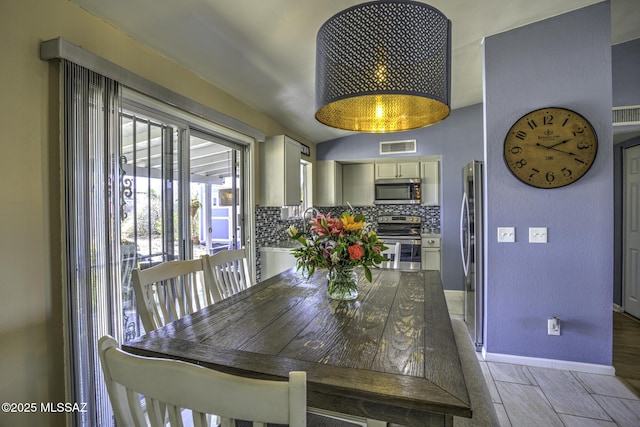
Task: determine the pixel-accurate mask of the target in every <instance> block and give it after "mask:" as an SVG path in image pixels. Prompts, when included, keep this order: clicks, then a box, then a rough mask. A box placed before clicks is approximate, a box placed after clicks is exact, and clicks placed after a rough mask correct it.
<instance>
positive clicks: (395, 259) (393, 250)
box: [380, 242, 400, 268]
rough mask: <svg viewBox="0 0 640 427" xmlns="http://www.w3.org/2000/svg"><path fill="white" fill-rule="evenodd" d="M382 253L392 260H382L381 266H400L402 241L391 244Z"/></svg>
mask: <svg viewBox="0 0 640 427" xmlns="http://www.w3.org/2000/svg"><path fill="white" fill-rule="evenodd" d="M381 254H382V255H384V257H385V258H388V259H390V260H391V261H384V262H381V263H380V267H384V268H398V265H399V262H400V242H396V244H395V245H392V246H389V247H388V248H387V249H386V250H384V251H382V252H381Z"/></svg>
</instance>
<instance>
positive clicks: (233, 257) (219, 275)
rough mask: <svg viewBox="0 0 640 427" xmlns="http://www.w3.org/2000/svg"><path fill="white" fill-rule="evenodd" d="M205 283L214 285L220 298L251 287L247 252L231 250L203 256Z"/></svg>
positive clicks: (244, 250)
mask: <svg viewBox="0 0 640 427" xmlns="http://www.w3.org/2000/svg"><path fill="white" fill-rule="evenodd" d="M202 258H203V259H204V275H205V281H207V282H208V283H209V286H211V283H214V284H215V285H216V286H217V288H218V292H219V293H220V295H221V296H222V298H228V297H230V296H231V295H234V294H237V293H238V292H240V291H243V290H245V289H247V288H248V287H250V286H251V285H252V283H251V277H250V276H249V267H248V265H247V250H246V249H244V248H243V249H232V250H225V251H220V252H217V253H215V254H213V255H203V257H202Z"/></svg>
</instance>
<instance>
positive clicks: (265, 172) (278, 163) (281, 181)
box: [260, 135, 301, 206]
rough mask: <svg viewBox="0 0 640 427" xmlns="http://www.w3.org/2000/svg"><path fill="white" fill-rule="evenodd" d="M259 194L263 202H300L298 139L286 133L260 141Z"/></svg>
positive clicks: (278, 203)
mask: <svg viewBox="0 0 640 427" xmlns="http://www.w3.org/2000/svg"><path fill="white" fill-rule="evenodd" d="M260 197H261V204H262V205H263V206H298V205H299V204H300V197H301V188H300V143H299V142H298V141H296V140H295V139H292V138H289V137H288V136H286V135H276V136H270V137H268V138H267V139H266V141H265V142H263V143H261V144H260Z"/></svg>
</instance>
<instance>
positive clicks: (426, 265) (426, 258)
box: [420, 249, 440, 271]
mask: <svg viewBox="0 0 640 427" xmlns="http://www.w3.org/2000/svg"><path fill="white" fill-rule="evenodd" d="M421 261H422V264H421V266H420V267H421V268H422V269H423V270H438V271H440V249H422V260H421Z"/></svg>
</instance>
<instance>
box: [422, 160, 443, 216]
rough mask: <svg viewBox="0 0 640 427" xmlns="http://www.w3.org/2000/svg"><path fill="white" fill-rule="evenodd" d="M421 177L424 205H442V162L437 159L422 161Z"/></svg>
mask: <svg viewBox="0 0 640 427" xmlns="http://www.w3.org/2000/svg"><path fill="white" fill-rule="evenodd" d="M421 168H422V176H421V179H420V184H421V187H422V188H421V190H422V204H423V205H432V206H434V205H435V206H437V205H440V162H439V161H437V160H432V161H426V162H421Z"/></svg>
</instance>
